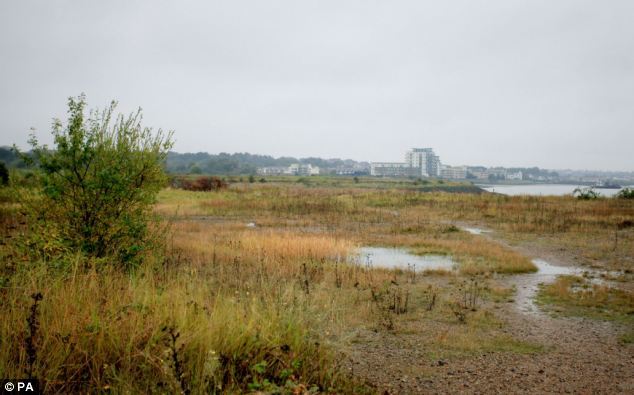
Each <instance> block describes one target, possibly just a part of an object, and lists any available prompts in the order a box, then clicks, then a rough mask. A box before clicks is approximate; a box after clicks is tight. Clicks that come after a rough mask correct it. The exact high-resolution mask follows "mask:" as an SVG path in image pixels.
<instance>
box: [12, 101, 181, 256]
mask: <svg viewBox="0 0 634 395" xmlns="http://www.w3.org/2000/svg"><path fill="white" fill-rule="evenodd" d="M85 106H86V102H85V97H84V96H83V95H81V96H79V97H78V98H69V100H68V114H69V118H68V122H67V123H66V125H64V124H62V122H61V121H60V120H55V121H54V123H53V130H52V134H53V138H54V143H55V148H54V149H49V148H48V147H47V146H46V145H40V144H39V143H38V141H37V139H36V137H35V136H34V135H32V136H31V139H30V140H29V143H30V145H31V147H32V157H27V156H26V155H22V156H23V159H24V160H26V161H27V162H28V163H29V164H30V165H31V166H34V167H36V170H37V171H38V173H40V178H41V182H42V193H41V194H40V197H39V198H38V199H37V202H36V204H32V205H31V210H32V213H31V215H32V217H33V218H34V219H36V221H34V222H39V223H40V224H41V225H42V226H41V227H42V228H45V227H50V226H53V227H55V230H54V233H55V234H58V235H59V239H60V240H61V241H62V242H63V244H64V245H66V246H67V247H69V248H71V249H73V250H75V251H81V252H83V253H85V254H86V255H88V256H90V257H96V258H102V257H106V256H109V257H115V258H116V261H117V262H119V263H121V264H123V265H124V266H126V267H128V266H129V265H131V264H133V263H138V259H137V258H139V257H140V253H141V252H142V251H143V250H144V249H145V248H146V247H145V246H146V244H147V243H146V242H147V241H148V240H149V236H150V235H149V230H148V220H149V219H150V217H151V205H152V204H153V203H154V201H155V197H156V194H157V193H158V191H159V190H160V188H161V187H162V186H163V185H164V183H165V179H166V177H165V174H164V171H163V163H164V161H165V158H166V156H167V152H168V150H169V149H170V147H171V146H172V134H171V133H167V134H164V133H163V132H162V131H161V130H159V131H158V132H156V133H153V132H152V130H151V129H150V128H147V127H143V126H141V118H142V116H141V110H139V111H137V112H136V113H133V114H130V115H128V116H123V115H115V114H114V111H115V109H116V103H115V102H112V103H111V104H110V106H109V107H108V108H106V109H105V110H104V111H101V112H98V111H91V112H90V116H89V117H88V118H86V116H85V114H84V112H85V111H84V108H85ZM38 220H39V221H38Z"/></svg>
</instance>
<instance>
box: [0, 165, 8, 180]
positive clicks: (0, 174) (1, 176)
mask: <svg viewBox="0 0 634 395" xmlns="http://www.w3.org/2000/svg"><path fill="white" fill-rule="evenodd" d="M0 185H9V169H7V165H5V164H4V162H0Z"/></svg>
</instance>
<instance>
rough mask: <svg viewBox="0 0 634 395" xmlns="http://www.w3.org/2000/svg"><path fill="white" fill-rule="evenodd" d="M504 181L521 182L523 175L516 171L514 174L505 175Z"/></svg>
mask: <svg viewBox="0 0 634 395" xmlns="http://www.w3.org/2000/svg"><path fill="white" fill-rule="evenodd" d="M506 179H507V180H522V179H523V174H522V171H521V170H520V171H516V172H508V173H506Z"/></svg>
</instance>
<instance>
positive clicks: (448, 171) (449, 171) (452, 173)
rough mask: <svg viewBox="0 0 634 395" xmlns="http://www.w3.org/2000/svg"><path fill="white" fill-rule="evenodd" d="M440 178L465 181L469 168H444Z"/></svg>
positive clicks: (441, 170)
mask: <svg viewBox="0 0 634 395" xmlns="http://www.w3.org/2000/svg"><path fill="white" fill-rule="evenodd" d="M440 177H442V178H448V179H456V180H464V179H465V178H467V168H466V167H465V166H443V167H442V169H440Z"/></svg>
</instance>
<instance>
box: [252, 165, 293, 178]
mask: <svg viewBox="0 0 634 395" xmlns="http://www.w3.org/2000/svg"><path fill="white" fill-rule="evenodd" d="M286 169H287V167H283V166H270V167H258V170H257V173H258V174H259V175H261V176H279V175H281V174H284V172H285V171H286Z"/></svg>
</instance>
